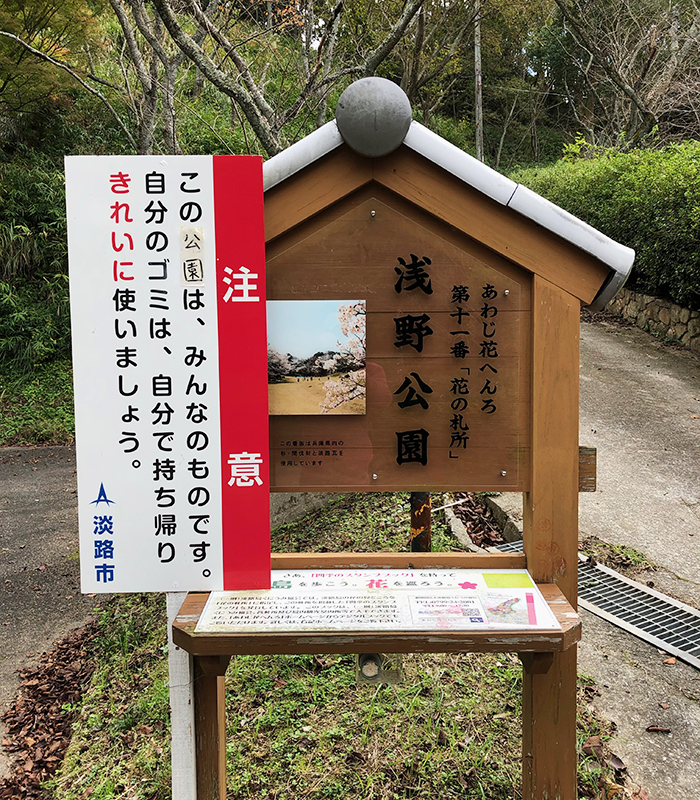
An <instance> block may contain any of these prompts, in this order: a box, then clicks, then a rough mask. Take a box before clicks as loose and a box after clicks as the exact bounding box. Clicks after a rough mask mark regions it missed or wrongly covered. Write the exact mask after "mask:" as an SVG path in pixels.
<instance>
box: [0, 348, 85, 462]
mask: <svg viewBox="0 0 700 800" xmlns="http://www.w3.org/2000/svg"><path fill="white" fill-rule="evenodd" d="M74 439H75V421H74V416H73V372H72V370H71V364H70V360H69V359H64V360H58V361H53V362H51V363H49V364H43V365H41V366H39V367H37V368H36V369H35V370H34V371H32V372H31V374H28V373H26V372H24V371H21V370H19V369H18V368H17V367H15V368H3V369H2V370H0V447H3V446H7V445H18V444H70V443H72V442H73V441H74Z"/></svg>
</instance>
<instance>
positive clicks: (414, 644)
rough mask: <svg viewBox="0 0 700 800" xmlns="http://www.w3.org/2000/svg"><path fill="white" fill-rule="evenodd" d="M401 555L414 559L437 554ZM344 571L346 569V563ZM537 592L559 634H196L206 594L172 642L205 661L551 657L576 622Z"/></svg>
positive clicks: (561, 605)
mask: <svg viewBox="0 0 700 800" xmlns="http://www.w3.org/2000/svg"><path fill="white" fill-rule="evenodd" d="M325 555H330V554H325ZM334 555H341V554H334ZM358 555H359V554H358ZM372 555H379V554H372ZM401 555H404V554H401ZM405 555H406V556H408V557H409V558H413V559H415V558H416V557H417V556H428V555H436V554H430V553H408V554H405ZM439 555H445V554H439ZM462 558H463V559H464V556H462ZM345 566H348V564H347V562H346V563H345ZM443 566H444V564H443ZM539 589H540V591H541V592H542V595H543V596H544V598H545V600H546V601H547V603H548V605H549V607H550V609H551V610H552V612H553V613H554V614H555V616H556V619H557V621H558V622H559V624H560V625H561V626H562V630H560V631H559V630H551V631H454V630H436V631H418V632H416V631H411V632H405V631H403V632H402V631H375V632H372V631H368V632H367V631H363V632H352V631H350V632H337V631H336V632H332V633H323V632H318V633H301V632H295V633H259V634H258V633H255V634H250V633H245V634H196V633H194V628H195V625H196V624H197V620H198V619H199V616H200V614H201V613H202V610H203V609H204V605H205V603H206V600H207V597H208V595H207V593H205V592H200V593H192V594H190V595H189V596H188V598H187V600H186V601H185V603H184V604H183V606H182V608H181V609H180V614H179V615H178V617H177V619H176V620H175V623H174V625H173V639H174V641H175V642H176V643H177V644H178V645H179V646H180V647H182V648H183V649H184V650H187V651H188V652H192V653H196V654H201V655H209V656H216V655H243V654H257V653H373V652H387V653H453V652H476V653H500V652H518V653H551V652H561V651H563V650H566V649H568V648H571V647H573V646H574V645H575V643H576V642H577V641H579V640H580V638H581V620H580V618H579V616H578V615H577V614H576V613H575V612H574V610H573V609H572V608H571V606H570V605H569V604H568V603H567V601H566V598H564V596H563V595H562V594H561V592H560V591H559V590H558V589H557V587H556V586H553V585H550V586H547V585H540V586H539Z"/></svg>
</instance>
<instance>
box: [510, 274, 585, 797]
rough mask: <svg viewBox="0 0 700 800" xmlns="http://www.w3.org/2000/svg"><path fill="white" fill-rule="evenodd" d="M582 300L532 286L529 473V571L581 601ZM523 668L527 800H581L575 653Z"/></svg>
mask: <svg viewBox="0 0 700 800" xmlns="http://www.w3.org/2000/svg"><path fill="white" fill-rule="evenodd" d="M579 314H580V304H579V301H578V300H577V299H576V298H575V297H573V296H572V295H570V294H568V293H567V292H565V291H563V290H562V289H559V288H558V287H556V286H554V285H553V284H551V283H549V282H547V281H545V280H544V279H542V278H540V277H538V276H535V277H534V279H533V298H532V326H533V341H532V357H533V371H532V440H531V447H532V450H531V452H532V468H531V480H530V491H529V492H527V493H526V494H525V495H524V513H523V524H524V530H523V540H524V549H525V554H526V556H527V566H528V570H529V571H530V573H531V575H532V577H533V578H534V579H535V581H537V582H538V583H556V584H557V585H558V586H559V588H560V589H561V590H562V592H563V594H564V595H565V596H566V598H567V600H568V601H569V603H571V605H572V606H573V607H574V608H575V607H576V599H577V589H578V586H577V576H578V560H577V543H578V460H579V451H578V380H579V367H578V364H579V349H578V343H579ZM546 667H547V665H546V664H545V663H543V660H542V657H541V656H539V655H535V656H534V657H533V658H532V659H525V660H524V664H523V800H575V798H576V647H575V646H574V647H571V648H570V649H569V650H568V651H566V652H564V653H557V654H555V655H554V658H553V660H552V663H551V665H550V666H549V668H548V669H547V668H546Z"/></svg>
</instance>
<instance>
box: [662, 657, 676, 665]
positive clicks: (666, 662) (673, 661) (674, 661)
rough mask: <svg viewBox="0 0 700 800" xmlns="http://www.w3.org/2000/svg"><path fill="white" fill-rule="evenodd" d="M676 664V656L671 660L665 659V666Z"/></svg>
mask: <svg viewBox="0 0 700 800" xmlns="http://www.w3.org/2000/svg"><path fill="white" fill-rule="evenodd" d="M675 663H676V657H675V656H671V658H664V664H675Z"/></svg>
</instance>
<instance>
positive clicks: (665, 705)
mask: <svg viewBox="0 0 700 800" xmlns="http://www.w3.org/2000/svg"><path fill="white" fill-rule="evenodd" d="M659 705H660V706H661V708H671V706H670V705H669V704H668V703H659Z"/></svg>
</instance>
